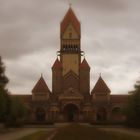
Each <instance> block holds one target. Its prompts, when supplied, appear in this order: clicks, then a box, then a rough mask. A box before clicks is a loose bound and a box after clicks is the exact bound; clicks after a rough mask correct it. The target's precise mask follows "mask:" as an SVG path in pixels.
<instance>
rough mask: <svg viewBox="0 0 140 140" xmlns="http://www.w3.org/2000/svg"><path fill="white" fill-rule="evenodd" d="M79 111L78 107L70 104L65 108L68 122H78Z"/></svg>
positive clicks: (65, 116)
mask: <svg viewBox="0 0 140 140" xmlns="http://www.w3.org/2000/svg"><path fill="white" fill-rule="evenodd" d="M78 116H79V110H78V108H77V106H76V105H74V104H68V105H66V106H65V107H64V118H65V120H66V121H68V122H73V121H78Z"/></svg>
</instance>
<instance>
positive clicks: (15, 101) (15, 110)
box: [6, 96, 27, 127]
mask: <svg viewBox="0 0 140 140" xmlns="http://www.w3.org/2000/svg"><path fill="white" fill-rule="evenodd" d="M26 114H27V108H26V107H25V105H24V104H23V102H22V101H21V100H20V99H19V98H17V97H16V96H11V98H10V109H9V115H8V116H7V119H6V126H12V127H19V126H22V125H23V124H24V120H25V118H26Z"/></svg>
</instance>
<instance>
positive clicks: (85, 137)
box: [53, 124, 140, 140]
mask: <svg viewBox="0 0 140 140" xmlns="http://www.w3.org/2000/svg"><path fill="white" fill-rule="evenodd" d="M53 140H140V137H136V136H132V135H127V134H123V133H117V132H107V131H103V130H99V129H97V128H93V127H90V126H82V125H78V124H77V125H75V124H72V125H70V126H67V127H64V128H61V129H60V130H59V132H58V133H57V134H56V135H55V137H54V138H53Z"/></svg>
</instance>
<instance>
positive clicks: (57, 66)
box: [52, 58, 62, 69]
mask: <svg viewBox="0 0 140 140" xmlns="http://www.w3.org/2000/svg"><path fill="white" fill-rule="evenodd" d="M61 68H62V65H61V62H60V61H59V60H58V58H57V59H56V60H55V62H54V64H53V66H52V69H61Z"/></svg>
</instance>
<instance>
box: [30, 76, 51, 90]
mask: <svg viewBox="0 0 140 140" xmlns="http://www.w3.org/2000/svg"><path fill="white" fill-rule="evenodd" d="M46 92H50V90H49V88H48V86H47V84H46V82H45V80H44V78H43V77H42V76H41V77H40V79H39V80H38V82H37V83H36V85H35V86H34V88H33V89H32V93H46Z"/></svg>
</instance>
